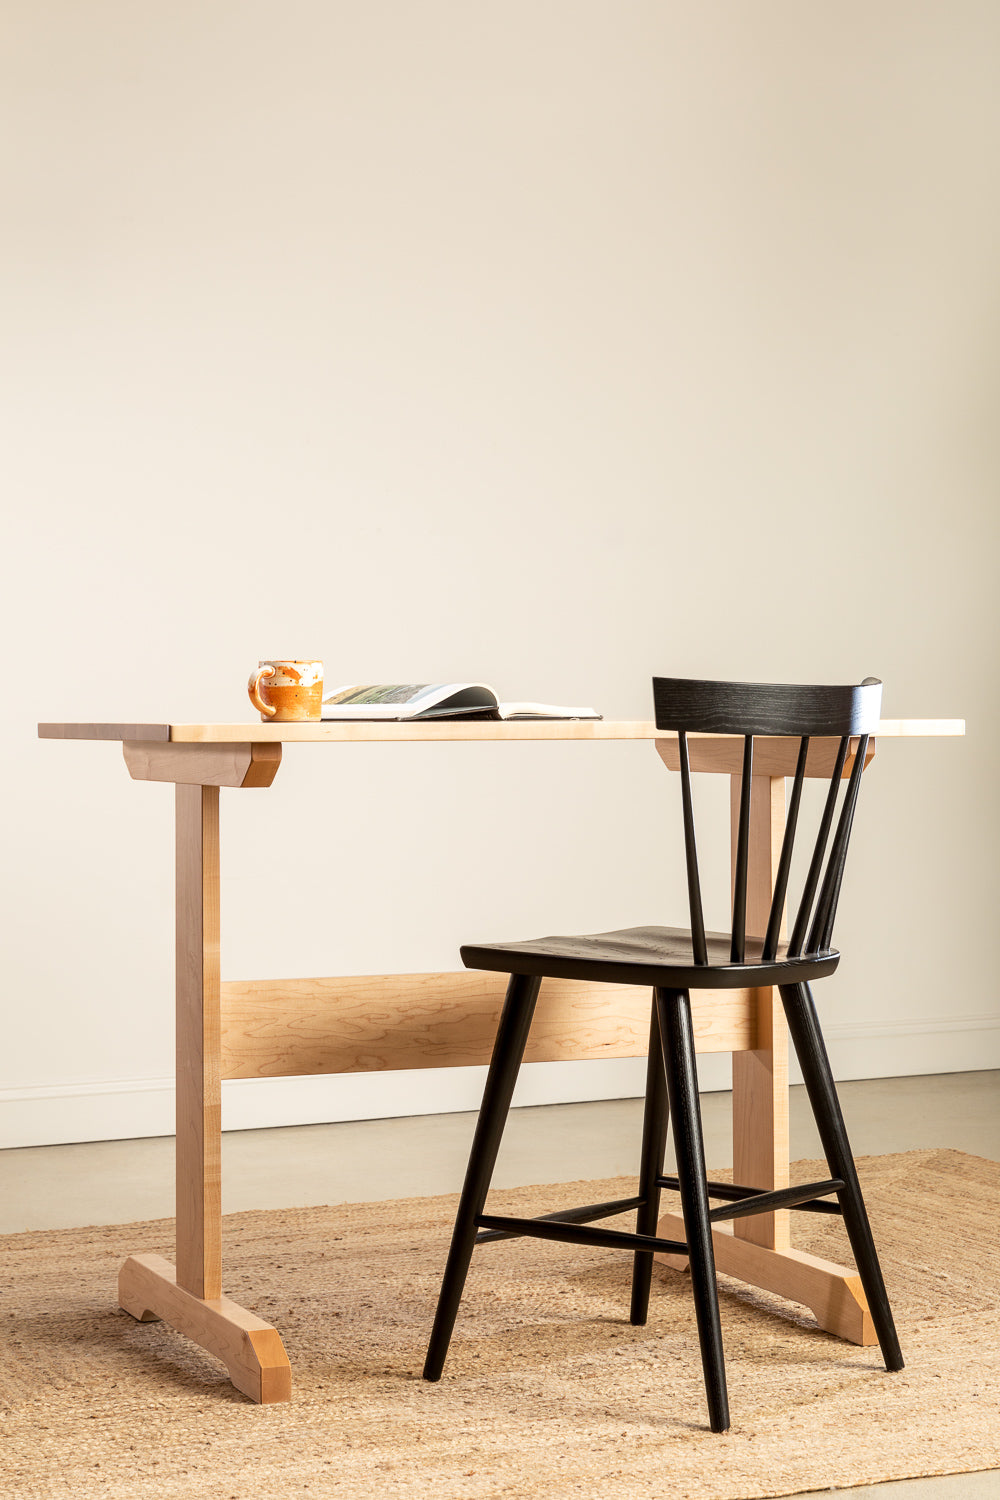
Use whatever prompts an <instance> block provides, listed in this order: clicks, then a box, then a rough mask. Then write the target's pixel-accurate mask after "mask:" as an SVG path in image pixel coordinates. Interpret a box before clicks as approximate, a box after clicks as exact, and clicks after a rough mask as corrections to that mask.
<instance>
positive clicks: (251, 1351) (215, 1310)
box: [118, 785, 291, 1402]
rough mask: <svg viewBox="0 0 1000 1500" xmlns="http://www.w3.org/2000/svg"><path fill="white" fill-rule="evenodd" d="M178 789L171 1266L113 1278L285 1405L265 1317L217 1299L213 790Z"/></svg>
mask: <svg viewBox="0 0 1000 1500" xmlns="http://www.w3.org/2000/svg"><path fill="white" fill-rule="evenodd" d="M176 795H177V911H176V929H177V1184H176V1186H177V1266H176V1270H175V1269H174V1267H173V1266H171V1265H170V1264H169V1262H168V1261H166V1260H164V1259H163V1258H162V1257H161V1256H158V1255H134V1256H130V1257H129V1259H128V1260H127V1261H126V1262H125V1264H124V1266H123V1267H122V1269H121V1272H120V1275H119V1279H118V1297H119V1302H120V1304H121V1306H122V1307H123V1308H124V1309H125V1311H126V1312H129V1313H131V1314H132V1316H133V1317H136V1318H140V1319H142V1320H143V1321H148V1320H150V1319H153V1318H163V1319H164V1320H165V1321H166V1322H168V1323H169V1324H170V1325H171V1327H173V1328H176V1329H178V1331H179V1332H181V1333H184V1334H186V1335H187V1336H188V1337H189V1338H193V1339H194V1340H195V1342H196V1343H198V1344H200V1345H201V1346H202V1348H204V1349H207V1350H208V1351H209V1352H210V1353H212V1354H215V1355H216V1356H217V1357H218V1358H219V1359H221V1360H222V1361H223V1362H224V1363H225V1365H226V1367H227V1368H228V1370H229V1374H230V1378H231V1380H232V1382H233V1384H234V1385H235V1386H236V1388H237V1390H240V1391H243V1393H244V1394H245V1395H247V1396H250V1397H251V1399H252V1400H254V1401H260V1402H272V1401H287V1400H288V1398H289V1396H290V1395H291V1370H290V1367H289V1363H288V1356H287V1355H286V1354H285V1351H284V1348H283V1347H282V1343H281V1338H280V1336H279V1334H278V1333H277V1331H276V1330H275V1329H274V1328H272V1327H271V1325H270V1324H269V1323H265V1322H264V1321H263V1320H262V1319H260V1318H258V1317H256V1316H255V1315H254V1314H253V1313H249V1312H247V1311H246V1310H245V1309H244V1308H241V1307H238V1306H237V1304H236V1303H234V1302H231V1301H230V1300H229V1299H228V1298H227V1297H223V1295H222V1235H221V1214H222V1171H221V1152H222V1133H221V1126H222V1084H221V1076H220V1017H219V999H220V983H221V981H220V966H219V788H218V787H217V786H185V785H178V786H177V788H176Z"/></svg>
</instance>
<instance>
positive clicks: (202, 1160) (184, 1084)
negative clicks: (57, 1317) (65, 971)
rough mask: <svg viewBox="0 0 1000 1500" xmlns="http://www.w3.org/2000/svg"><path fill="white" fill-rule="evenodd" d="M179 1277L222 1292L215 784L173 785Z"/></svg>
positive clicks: (199, 1293) (214, 1293)
mask: <svg viewBox="0 0 1000 1500" xmlns="http://www.w3.org/2000/svg"><path fill="white" fill-rule="evenodd" d="M176 798H177V810H176V817H177V912H176V919H177V920H176V935H177V973H176V983H177V1017H176V1021H177V1105H176V1107H177V1146H176V1149H177V1283H178V1286H180V1287H181V1288H183V1289H184V1291H186V1292H190V1293H191V1294H192V1295H193V1296H195V1297H199V1298H202V1299H205V1298H208V1299H211V1298H213V1297H219V1296H220V1295H221V1293H222V1242H221V1223H220V1220H221V1212H222V1084H221V1077H220V1073H219V1037H220V1030H219V994H220V975H219V789H218V787H216V786H204V787H203V786H178V787H177V791H176Z"/></svg>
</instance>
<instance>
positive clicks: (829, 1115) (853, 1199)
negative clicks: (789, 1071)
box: [779, 984, 903, 1370]
mask: <svg viewBox="0 0 1000 1500" xmlns="http://www.w3.org/2000/svg"><path fill="white" fill-rule="evenodd" d="M779 988H780V991H781V1001H782V1004H783V1006H784V1008H785V1017H786V1019H787V1021H788V1031H789V1034H790V1036H791V1038H792V1043H793V1045H794V1047H795V1052H796V1055H797V1057H798V1059H799V1066H800V1067H801V1069H802V1079H803V1082H804V1083H805V1086H806V1092H807V1094H808V1096H809V1103H810V1105H811V1106H812V1112H813V1116H814V1118H815V1120H816V1128H817V1130H818V1131H819V1137H820V1140H821V1141H822V1143H823V1151H824V1153H825V1155H826V1160H827V1163H828V1165H829V1168H830V1171H831V1172H832V1173H833V1175H834V1177H839V1178H840V1179H841V1181H842V1182H843V1183H844V1187H843V1189H842V1191H841V1192H840V1193H838V1195H837V1196H838V1198H839V1200H840V1206H841V1208H842V1210H843V1214H844V1227H845V1228H846V1230H847V1235H848V1238H849V1240H850V1242H851V1250H852V1251H853V1253H854V1260H855V1264H856V1265H857V1268H858V1275H859V1276H860V1277H861V1285H862V1286H863V1287H864V1291H865V1296H866V1298H867V1299H868V1308H869V1311H870V1312H871V1315H872V1322H873V1323H874V1325H875V1332H876V1334H877V1335H878V1341H879V1344H880V1346H881V1349H882V1358H883V1359H884V1360H885V1367H886V1369H887V1370H901V1369H902V1368H903V1355H902V1352H901V1351H900V1347H899V1340H898V1338H897V1337H896V1326H895V1324H894V1322H893V1319H892V1310H891V1308H890V1307H889V1298H888V1296H887V1295H886V1290H885V1282H884V1281H883V1280H882V1268H881V1267H880V1265H879V1262H878V1254H877V1252H876V1249H875V1241H874V1240H873V1239H872V1231H871V1225H870V1224H869V1223H868V1214H867V1212H866V1210H865V1204H864V1199H863V1198H862V1196H861V1185H860V1183H859V1182H858V1174H857V1170H856V1168H855V1166H854V1157H853V1155H852V1153H851V1145H850V1141H849V1140H848V1138H847V1128H846V1126H845V1125H844V1116H843V1113H842V1112H841V1108H840V1100H839V1099H838V1097H837V1088H836V1085H835V1083H834V1080H833V1073H832V1071H831V1068H830V1059H829V1057H828V1056H827V1051H826V1044H825V1043H824V1041H823V1033H822V1031H821V1030H820V1024H819V1017H818V1016H817V1014H816V1005H815V1002H814V1000H813V997H812V991H811V989H810V988H809V986H808V985H807V984H783V985H781V986H779Z"/></svg>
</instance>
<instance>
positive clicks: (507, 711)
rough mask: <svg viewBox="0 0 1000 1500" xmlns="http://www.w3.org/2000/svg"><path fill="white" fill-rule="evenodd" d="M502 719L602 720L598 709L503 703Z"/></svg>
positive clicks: (548, 704)
mask: <svg viewBox="0 0 1000 1500" xmlns="http://www.w3.org/2000/svg"><path fill="white" fill-rule="evenodd" d="M497 711H498V713H499V715H500V717H501V719H601V718H603V717H604V715H603V714H599V713H598V712H597V710H596V708H561V707H560V706H559V705H558V704H555V703H501V704H499V705H498V710H497Z"/></svg>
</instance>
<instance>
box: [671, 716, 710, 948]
mask: <svg viewBox="0 0 1000 1500" xmlns="http://www.w3.org/2000/svg"><path fill="white" fill-rule="evenodd" d="M677 748H678V752H679V756H680V771H681V807H682V809H683V812H684V858H685V862H686V864H687V882H688V907H689V910H690V912H691V947H692V951H693V953H694V961H695V963H696V964H707V963H708V945H707V943H706V942H705V918H704V916H703V915H702V909H701V881H700V880H699V878H698V847H697V845H696V843H695V837H694V806H693V804H692V801H691V762H690V759H689V757H688V743H687V734H686V733H685V731H684V730H683V729H682V730H680V731H678V735H677Z"/></svg>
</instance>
